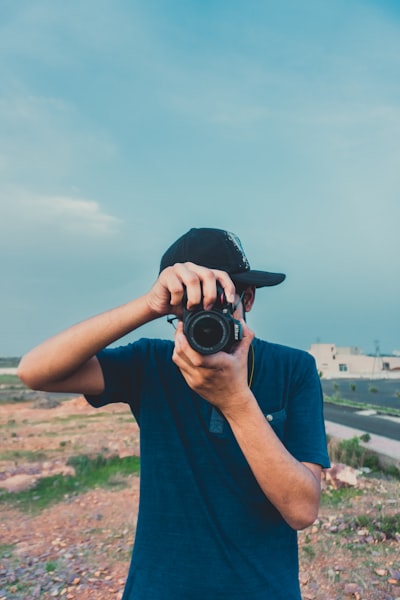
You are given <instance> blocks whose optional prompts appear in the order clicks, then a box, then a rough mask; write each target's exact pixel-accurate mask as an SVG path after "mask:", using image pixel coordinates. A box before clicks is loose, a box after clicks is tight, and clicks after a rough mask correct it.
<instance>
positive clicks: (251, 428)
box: [225, 390, 320, 529]
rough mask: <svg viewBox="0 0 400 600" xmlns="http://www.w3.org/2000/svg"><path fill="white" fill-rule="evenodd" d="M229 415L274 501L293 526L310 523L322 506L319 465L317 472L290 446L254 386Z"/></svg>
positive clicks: (245, 453) (238, 437)
mask: <svg viewBox="0 0 400 600" xmlns="http://www.w3.org/2000/svg"><path fill="white" fill-rule="evenodd" d="M225 417H226V419H227V420H228V422H229V424H230V426H231V429H232V431H233V434H234V436H235V438H236V440H237V442H238V444H239V446H240V448H241V450H242V452H243V454H244V456H245V457H246V459H247V462H248V464H249V466H250V468H251V470H252V472H253V474H254V476H255V478H256V479H257V481H258V483H259V485H260V487H261V489H262V490H263V492H264V494H265V495H266V496H267V498H268V499H269V500H270V502H272V504H273V505H274V506H275V507H276V508H277V510H279V512H280V513H281V515H282V516H283V518H284V519H285V520H286V521H287V523H288V524H289V525H290V526H291V527H293V529H303V528H304V527H307V526H308V525H310V524H311V523H312V522H313V521H314V520H315V518H316V517H317V514H318V507H319V499H320V480H319V478H318V467H316V468H315V470H316V472H315V473H314V472H313V471H312V470H311V469H310V468H308V467H307V466H306V465H305V464H303V463H301V462H299V461H297V460H296V459H295V458H294V457H293V456H292V455H291V454H290V453H289V452H288V451H287V450H286V448H285V447H284V446H283V444H282V443H281V441H280V440H279V439H278V437H277V436H276V435H275V433H274V431H273V429H272V427H271V426H270V425H269V423H268V421H267V420H266V419H265V417H264V415H263V413H262V411H261V409H260V407H259V405H258V403H257V401H256V399H255V398H254V396H253V394H252V393H251V391H250V390H249V395H248V398H247V399H245V401H244V403H243V404H242V405H241V406H240V408H239V407H235V409H234V410H230V411H226V412H225ZM310 466H311V465H310Z"/></svg>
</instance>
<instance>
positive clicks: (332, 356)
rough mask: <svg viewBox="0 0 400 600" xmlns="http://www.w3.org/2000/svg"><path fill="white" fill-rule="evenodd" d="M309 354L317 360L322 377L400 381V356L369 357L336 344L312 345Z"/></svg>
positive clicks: (358, 349) (354, 348)
mask: <svg viewBox="0 0 400 600" xmlns="http://www.w3.org/2000/svg"><path fill="white" fill-rule="evenodd" d="M309 353H310V354H311V355H312V356H313V357H314V358H315V360H316V362H317V368H318V371H319V373H320V374H321V377H324V378H325V379H333V378H335V379H336V378H338V377H343V378H345V377H347V378H351V377H363V378H368V379H373V378H375V379H400V356H397V355H396V356H394V355H393V356H381V355H379V354H376V355H375V356H369V355H366V354H363V353H362V351H361V350H360V348H356V347H339V346H335V344H312V345H311V348H310V350H309Z"/></svg>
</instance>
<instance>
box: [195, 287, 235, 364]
mask: <svg viewBox="0 0 400 600" xmlns="http://www.w3.org/2000/svg"><path fill="white" fill-rule="evenodd" d="M186 302H187V297H186V293H185V295H184V299H183V305H184V310H183V332H184V334H185V335H186V337H187V340H188V342H189V344H190V346H191V347H192V348H193V349H194V350H196V351H197V352H199V353H200V354H215V353H216V352H220V351H224V352H230V351H231V350H232V347H233V345H234V344H235V343H236V342H239V341H240V340H241V339H242V337H243V332H242V325H241V323H240V321H238V320H237V319H234V318H233V316H232V314H233V312H234V307H233V305H232V304H231V303H229V302H227V300H226V297H225V293H224V290H223V289H222V287H221V286H220V285H217V301H216V303H215V304H214V306H213V308H212V309H211V310H204V308H202V307H200V306H199V308H194V309H192V310H188V309H187V308H186Z"/></svg>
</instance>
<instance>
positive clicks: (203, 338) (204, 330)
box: [193, 317, 224, 348]
mask: <svg viewBox="0 0 400 600" xmlns="http://www.w3.org/2000/svg"><path fill="white" fill-rule="evenodd" d="M223 335H224V331H223V329H222V327H221V323H219V322H218V321H216V320H215V319H211V318H210V317H203V318H200V319H199V320H198V321H197V323H195V325H194V327H193V336H194V338H195V340H196V342H197V343H198V344H199V345H200V346H202V347H204V348H211V347H213V346H215V345H216V344H218V342H219V341H220V340H221V338H222V337H223Z"/></svg>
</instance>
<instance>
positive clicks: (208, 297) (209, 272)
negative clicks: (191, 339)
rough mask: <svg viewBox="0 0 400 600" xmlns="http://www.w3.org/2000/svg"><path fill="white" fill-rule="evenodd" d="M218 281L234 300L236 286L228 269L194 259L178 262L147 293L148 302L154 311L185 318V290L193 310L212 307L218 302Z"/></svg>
mask: <svg viewBox="0 0 400 600" xmlns="http://www.w3.org/2000/svg"><path fill="white" fill-rule="evenodd" d="M217 283H220V285H221V286H222V287H223V289H224V292H225V296H226V298H227V300H228V302H234V298H235V286H234V285H233V282H232V280H231V278H230V277H229V275H228V274H227V273H225V271H220V270H218V269H208V268H206V267H202V266H200V265H196V264H194V263H191V262H186V263H176V264H175V265H173V266H172V267H167V268H166V269H164V270H163V271H162V272H161V273H160V275H159V277H158V279H157V281H156V283H155V284H154V286H153V287H152V288H151V290H150V291H149V292H148V294H147V302H148V305H149V308H150V310H151V311H154V312H155V313H156V314H157V315H158V316H164V315H168V314H174V315H176V316H177V317H178V318H181V317H182V314H183V297H184V294H185V290H186V294H187V308H188V309H189V310H190V309H191V308H194V307H195V306H198V305H199V304H203V308H204V309H205V310H210V309H211V308H212V307H213V306H214V304H215V302H216V298H217Z"/></svg>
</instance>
